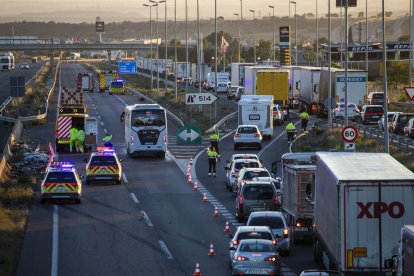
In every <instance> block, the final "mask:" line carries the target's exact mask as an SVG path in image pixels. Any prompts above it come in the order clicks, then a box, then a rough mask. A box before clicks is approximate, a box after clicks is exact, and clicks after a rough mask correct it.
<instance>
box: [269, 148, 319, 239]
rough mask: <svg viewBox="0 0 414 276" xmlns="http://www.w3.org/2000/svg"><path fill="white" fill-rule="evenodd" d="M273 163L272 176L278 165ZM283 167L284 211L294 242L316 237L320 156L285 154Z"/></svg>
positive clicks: (305, 153)
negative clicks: (315, 222)
mask: <svg viewBox="0 0 414 276" xmlns="http://www.w3.org/2000/svg"><path fill="white" fill-rule="evenodd" d="M278 163H279V161H276V162H273V163H272V176H273V177H274V178H275V177H276V175H277V164H278ZM280 163H281V165H282V175H281V176H282V177H281V178H282V185H281V187H282V195H283V196H282V211H283V213H284V214H285V217H286V221H287V222H288V224H289V225H291V226H292V230H293V239H294V240H295V241H296V240H305V239H311V238H312V237H313V201H314V199H313V196H314V191H315V173H316V155H315V153H314V152H295V153H285V154H283V155H282V159H281V161H280Z"/></svg>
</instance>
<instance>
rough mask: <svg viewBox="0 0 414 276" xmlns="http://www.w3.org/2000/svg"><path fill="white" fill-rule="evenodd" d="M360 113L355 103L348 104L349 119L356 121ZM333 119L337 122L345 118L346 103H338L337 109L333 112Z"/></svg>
mask: <svg viewBox="0 0 414 276" xmlns="http://www.w3.org/2000/svg"><path fill="white" fill-rule="evenodd" d="M358 112H359V109H358V106H357V105H356V104H354V103H348V118H349V119H351V120H353V119H355V117H356V115H357V113H358ZM333 117H334V119H335V120H337V119H339V118H341V119H343V118H344V117H345V103H337V104H336V106H335V109H334V110H333Z"/></svg>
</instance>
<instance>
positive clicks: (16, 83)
mask: <svg viewBox="0 0 414 276" xmlns="http://www.w3.org/2000/svg"><path fill="white" fill-rule="evenodd" d="M25 88H26V87H25V83H24V77H23V76H11V77H10V96H12V97H24V94H25V93H24V92H25Z"/></svg>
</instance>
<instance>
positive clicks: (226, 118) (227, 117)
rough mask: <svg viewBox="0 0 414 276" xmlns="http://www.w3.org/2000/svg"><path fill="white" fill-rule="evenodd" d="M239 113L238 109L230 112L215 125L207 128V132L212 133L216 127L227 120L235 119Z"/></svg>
mask: <svg viewBox="0 0 414 276" xmlns="http://www.w3.org/2000/svg"><path fill="white" fill-rule="evenodd" d="M238 113H239V112H238V111H236V112H233V113H230V114H229V115H227V116H225V117H224V118H223V119H221V120H220V121H218V122H217V123H216V124H215V125H213V126H212V127H211V128H209V129H208V130H206V133H212V132H213V131H215V129H216V128H219V127H220V126H221V125H223V124H224V123H225V122H227V121H229V120H232V119H234V117H237V115H238Z"/></svg>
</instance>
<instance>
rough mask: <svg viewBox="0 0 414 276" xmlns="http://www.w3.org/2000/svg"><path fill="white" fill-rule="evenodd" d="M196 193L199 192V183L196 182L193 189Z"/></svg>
mask: <svg viewBox="0 0 414 276" xmlns="http://www.w3.org/2000/svg"><path fill="white" fill-rule="evenodd" d="M193 190H194V192H197V191H198V185H197V181H194V188H193Z"/></svg>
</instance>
